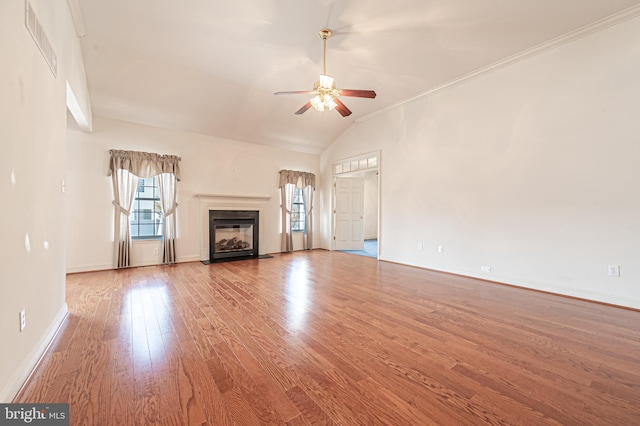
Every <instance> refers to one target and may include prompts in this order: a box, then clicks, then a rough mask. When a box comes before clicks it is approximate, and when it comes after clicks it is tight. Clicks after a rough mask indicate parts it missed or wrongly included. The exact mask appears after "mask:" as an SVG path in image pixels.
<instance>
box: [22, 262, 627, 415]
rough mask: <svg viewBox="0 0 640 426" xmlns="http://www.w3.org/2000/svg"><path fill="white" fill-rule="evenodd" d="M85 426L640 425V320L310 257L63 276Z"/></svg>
mask: <svg viewBox="0 0 640 426" xmlns="http://www.w3.org/2000/svg"><path fill="white" fill-rule="evenodd" d="M67 293H68V299H67V302H68V305H69V309H70V315H69V316H68V318H67V319H66V321H65V323H64V325H63V327H62V329H61V330H60V332H59V333H58V335H57V336H56V338H55V340H54V342H53V344H52V345H51V347H50V349H49V351H48V353H47V355H46V356H45V358H44V359H43V361H42V363H41V364H40V365H39V366H38V368H37V369H36V371H35V372H34V374H33V375H32V377H31V379H30V381H29V382H28V383H27V384H26V385H25V387H24V388H23V390H22V391H21V393H20V395H19V396H18V397H17V398H16V400H15V401H14V402H69V403H70V404H71V407H70V410H71V423H72V424H77V425H151V424H161V425H165V424H166V425H183V424H184V425H187V424H188V425H195V424H210V425H224V424H238V425H263V424H289V425H308V424H336V425H376V424H389V425H431V424H440V425H477V424H485V423H486V424H495V425H503V424H513V425H539V424H552V425H560V424H561V425H633V424H640V408H639V404H638V401H640V312H637V311H632V310H625V309H618V308H615V307H611V306H606V305H600V304H595V303H589V302H584V301H580V300H574V299H570V298H564V297H559V296H553V295H549V294H544V293H538V292H532V291H527V290H523V289H517V288H512V287H507V286H501V285H497V284H492V283H487V282H483V281H479V280H473V279H468V278H463V277H457V276H451V275H447V274H440V273H436V272H430V271H425V270H420V269H417V268H412V267H406V266H402V265H397V264H392V263H386V262H378V261H377V260H375V259H371V258H368V257H361V256H354V255H349V254H344V253H339V252H328V251H322V250H315V251H312V252H297V253H292V254H283V255H276V256H275V257H274V258H273V259H262V260H249V261H241V262H229V263H219V264H213V265H202V264H201V263H188V264H180V265H177V266H172V267H164V266H158V267H151V268H140V269H130V270H123V271H107V272H95V273H86V274H77V275H70V276H68V278H67Z"/></svg>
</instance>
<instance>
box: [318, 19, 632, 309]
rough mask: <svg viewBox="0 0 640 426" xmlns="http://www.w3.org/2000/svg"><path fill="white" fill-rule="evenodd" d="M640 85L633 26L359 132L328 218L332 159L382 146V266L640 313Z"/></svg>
mask: <svg viewBox="0 0 640 426" xmlns="http://www.w3.org/2000/svg"><path fill="white" fill-rule="evenodd" d="M638 76H640V18H635V19H632V20H629V21H627V22H624V23H621V24H618V25H616V26H615V27H611V28H608V29H605V30H603V31H600V32H597V33H595V34H592V35H589V36H587V37H584V38H582V39H579V40H576V41H573V42H570V43H567V44H565V45H562V46H560V47H557V48H555V49H553V50H550V51H547V52H545V53H543V54H539V55H537V56H535V57H532V58H529V59H527V60H523V61H521V62H518V63H516V64H513V65H510V66H508V67H504V68H502V69H498V70H496V71H493V72H491V73H488V74H484V75H481V76H478V77H475V78H473V79H470V80H467V81H465V82H463V83H461V84H458V85H456V86H454V87H451V88H449V89H445V90H441V91H439V92H436V93H433V94H431V95H429V96H426V97H422V98H420V99H418V100H415V101H413V102H411V103H408V104H405V105H403V106H401V107H398V108H396V109H394V110H391V111H389V112H386V113H384V114H381V115H378V116H376V117H374V118H372V119H370V120H368V121H363V122H361V123H359V124H355V125H354V126H352V127H351V128H350V129H349V130H348V131H347V132H345V133H344V134H343V135H342V136H341V137H340V139H338V140H337V141H336V142H335V143H334V144H333V145H332V146H331V147H330V148H329V149H328V150H327V151H325V152H324V153H323V155H322V157H321V167H322V171H323V176H324V178H323V183H322V187H323V188H324V189H325V191H324V196H323V199H322V200H321V209H322V211H323V216H322V218H321V219H320V221H321V222H323V223H330V211H331V210H330V207H331V199H330V193H329V188H330V185H331V178H330V166H331V162H332V161H335V160H338V159H341V158H347V157H350V156H356V155H358V154H361V153H365V152H370V151H372V150H377V149H380V150H381V165H382V166H381V183H380V184H381V201H382V204H381V244H382V245H381V258H382V259H385V260H389V261H394V262H400V263H405V264H411V265H417V266H421V267H426V268H432V269H436V270H443V271H449V272H453V273H458V274H463V275H468V276H476V277H482V278H486V279H490V280H495V281H499V282H504V283H510V284H515V285H519V286H524V287H530V288H534V289H540V290H546V291H551V292H556V293H561V294H566V295H572V296H577V297H582V298H587V299H593V300H599V301H602V302H607V303H614V304H618V305H624V306H630V307H635V308H640V285H639V283H640V262H638V259H640V246H639V245H638V241H640V220H639V218H640V190H639V189H638V186H639V184H640V167H638V159H639V158H640V120H639V119H638V117H640V102H638V100H639V99H640V79H639V78H638ZM324 229H325V232H324V233H323V235H322V240H321V244H322V246H323V247H325V248H330V238H331V235H330V231H328V229H329V228H328V227H327V228H324ZM417 243H422V244H424V251H421V252H419V251H417ZM438 245H442V246H443V248H444V251H443V253H438V252H437V246H438ZM610 264H615V265H618V264H619V265H621V272H622V276H621V277H619V278H613V277H609V276H607V272H608V265H610ZM483 265H484V266H490V267H491V272H490V273H484V272H481V270H480V267H481V266H483Z"/></svg>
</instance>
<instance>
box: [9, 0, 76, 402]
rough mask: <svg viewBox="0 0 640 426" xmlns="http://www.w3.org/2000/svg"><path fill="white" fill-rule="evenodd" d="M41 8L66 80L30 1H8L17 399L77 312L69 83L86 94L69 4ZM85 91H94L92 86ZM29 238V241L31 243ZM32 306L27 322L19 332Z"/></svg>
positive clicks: (12, 359) (38, 2) (12, 347)
mask: <svg viewBox="0 0 640 426" xmlns="http://www.w3.org/2000/svg"><path fill="white" fill-rule="evenodd" d="M31 4H32V7H33V9H34V10H35V12H36V15H37V16H38V19H39V21H40V22H41V24H42V26H43V28H44V30H45V33H46V34H47V36H48V38H49V40H50V42H51V45H52V46H53V48H54V49H55V51H56V54H57V57H58V69H57V77H54V75H53V74H52V72H51V70H50V69H49V66H48V65H47V63H46V62H45V60H44V58H43V57H42V55H41V54H40V51H39V50H38V48H37V46H36V45H35V43H34V41H33V39H32V37H31V35H30V34H29V32H28V30H27V28H26V27H25V24H24V22H25V2H24V1H16V0H11V1H3V2H0V51H1V52H2V54H0V117H1V119H2V124H1V125H0V144H2V145H1V146H2V154H0V196H1V197H2V201H3V207H2V214H1V217H2V220H1V221H0V234H1V235H2V244H0V259H2V263H1V266H0V342H2V343H0V402H3V403H6V402H10V401H11V399H12V398H13V397H14V396H15V394H16V392H17V391H18V390H19V388H20V386H21V385H22V383H23V382H24V380H25V379H26V377H27V375H28V374H29V373H30V371H31V369H32V368H33V367H34V365H35V363H36V361H37V360H38V359H39V357H40V356H41V354H42V353H43V351H44V349H45V348H46V345H47V344H48V343H49V341H50V339H51V337H52V335H53V332H55V330H56V329H57V327H58V326H59V324H60V323H61V321H62V320H63V319H64V316H65V314H66V312H67V307H66V303H65V269H64V268H65V260H64V256H65V216H64V203H65V197H64V194H63V193H62V191H61V186H62V181H63V179H64V177H65V155H66V108H65V99H66V81H67V78H68V76H69V75H70V74H73V75H74V76H76V77H75V78H74V84H75V90H76V92H77V93H78V94H79V95H81V96H86V82H83V81H82V78H78V77H77V76H82V75H84V70H82V69H80V68H82V66H83V65H82V61H81V60H80V61H71V60H70V57H71V54H70V52H78V51H79V43H78V39H77V37H76V35H75V31H74V27H73V23H72V21H71V17H70V14H69V10H68V6H67V2H66V1H65V0H33V1H31ZM83 90H84V91H83ZM27 235H28V241H29V244H26V240H27ZM23 308H24V309H25V311H26V316H27V318H26V319H27V327H26V328H25V329H24V331H22V332H20V331H19V321H18V318H19V316H18V313H19V311H20V310H21V309H23Z"/></svg>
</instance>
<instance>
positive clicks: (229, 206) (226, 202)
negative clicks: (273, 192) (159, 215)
mask: <svg viewBox="0 0 640 426" xmlns="http://www.w3.org/2000/svg"><path fill="white" fill-rule="evenodd" d="M194 197H195V198H197V199H198V202H199V211H198V222H199V228H200V232H199V235H200V261H201V262H202V263H205V264H208V263H211V250H210V242H209V238H210V235H209V211H212V210H217V211H224V210H231V211H233V210H235V211H254V212H258V220H257V222H258V231H257V234H258V235H257V240H258V242H259V245H258V247H257V248H256V252H257V256H258V257H259V258H262V257H265V256H264V255H265V251H264V250H265V248H266V245H265V241H266V240H265V236H264V230H265V229H266V228H265V226H264V219H265V217H266V216H267V213H268V212H267V206H268V205H269V202H270V200H271V197H266V196H259V195H258V196H255V195H217V194H195V195H194ZM232 259H233V258H232ZM219 261H225V259H219V260H216V262H219Z"/></svg>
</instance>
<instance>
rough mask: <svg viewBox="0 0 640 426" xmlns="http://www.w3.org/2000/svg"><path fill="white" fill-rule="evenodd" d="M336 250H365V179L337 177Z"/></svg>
mask: <svg viewBox="0 0 640 426" xmlns="http://www.w3.org/2000/svg"><path fill="white" fill-rule="evenodd" d="M335 191H336V198H335V200H336V204H335V216H336V219H335V220H336V230H335V236H334V238H335V242H336V245H335V249H336V250H364V179H363V178H344V177H342V178H341V177H337V178H336V188H335Z"/></svg>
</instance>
